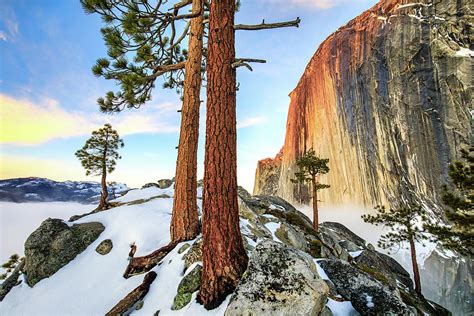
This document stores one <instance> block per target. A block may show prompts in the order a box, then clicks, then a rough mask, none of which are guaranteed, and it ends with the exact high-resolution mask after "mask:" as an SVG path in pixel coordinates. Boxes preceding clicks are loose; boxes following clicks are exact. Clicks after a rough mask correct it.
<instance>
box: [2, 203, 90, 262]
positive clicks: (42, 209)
mask: <svg viewBox="0 0 474 316" xmlns="http://www.w3.org/2000/svg"><path fill="white" fill-rule="evenodd" d="M94 208H95V206H94V205H84V204H79V203H74V202H44V203H11V202H0V262H1V263H3V262H5V261H6V259H7V258H8V257H10V255H11V254H13V253H17V254H19V255H20V256H23V251H24V249H23V244H24V242H25V240H26V238H27V237H28V236H29V235H30V234H31V232H33V231H34V230H35V229H36V228H37V227H38V226H39V225H40V224H41V222H42V221H44V220H45V219H47V218H48V217H51V218H61V219H66V220H67V219H69V217H71V216H72V215H75V214H82V213H86V212H90V211H91V210H93V209H94Z"/></svg>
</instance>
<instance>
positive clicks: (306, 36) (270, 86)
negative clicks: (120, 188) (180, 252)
mask: <svg viewBox="0 0 474 316" xmlns="http://www.w3.org/2000/svg"><path fill="white" fill-rule="evenodd" d="M375 3H376V1H374V0H353V1H349V0H339V1H338V0H252V1H250V0H243V1H242V6H241V10H240V11H239V12H238V14H237V16H236V23H246V24H256V23H261V21H262V19H265V21H266V22H276V21H286V20H293V19H295V18H296V17H300V18H301V20H302V22H301V25H300V28H298V29H296V28H287V29H277V30H264V31H259V32H251V31H238V32H237V37H236V41H237V43H236V48H237V56H238V57H252V58H263V59H267V64H259V65H255V67H254V71H253V72H249V71H248V70H246V69H245V68H239V70H238V77H237V80H238V82H239V83H240V88H239V91H238V94H237V117H238V180H239V184H241V185H243V186H244V187H245V188H246V189H248V190H252V188H253V181H254V173H255V167H256V164H257V161H258V160H259V159H262V158H266V157H270V156H274V155H275V154H276V153H277V152H278V151H279V149H280V148H281V146H282V145H283V141H284V136H285V125H286V115H287V110H288V104H289V98H288V94H289V93H290V91H291V90H292V89H293V88H294V87H295V86H296V84H297V82H298V79H299V78H300V76H301V75H302V73H303V71H304V68H305V67H306V64H307V63H308V62H309V60H310V58H311V56H312V55H313V54H314V52H315V51H316V49H317V47H318V45H319V44H320V43H321V42H322V41H323V40H324V39H325V38H326V37H327V36H328V35H329V34H331V33H332V32H334V31H335V30H336V29H337V28H339V27H340V26H342V25H343V24H345V23H346V22H347V21H349V20H350V19H352V18H354V17H356V16H357V15H358V14H360V13H361V12H362V11H364V10H365V9H368V8H369V7H371V6H372V5H373V4H375ZM102 26H103V25H102V23H101V21H100V19H99V18H98V17H97V16H94V15H86V14H85V13H84V11H83V10H82V8H81V6H80V3H79V0H2V1H0V149H1V156H0V178H1V179H6V178H14V177H25V176H39V177H48V178H51V179H53V180H61V181H62V180H86V179H89V180H97V179H95V178H91V177H86V176H85V172H84V171H83V169H82V168H81V165H80V163H79V161H78V160H77V159H76V158H75V156H74V152H75V151H76V150H77V149H79V148H81V147H82V145H83V144H84V142H85V140H86V139H87V138H88V136H89V134H90V133H91V131H92V130H94V129H96V128H98V127H100V126H102V125H103V124H104V123H106V122H109V123H111V124H112V126H113V127H114V128H116V129H117V130H118V132H119V134H120V135H121V136H123V138H124V141H125V147H124V148H123V150H122V152H121V154H122V157H123V159H122V160H120V161H119V162H118V164H117V169H116V171H115V172H114V173H112V174H111V175H110V176H109V179H110V180H114V181H118V182H124V183H126V184H128V185H129V186H131V187H138V186H141V185H143V184H145V183H147V182H152V181H156V180H158V179H161V178H171V177H173V174H174V169H175V163H176V162H175V160H176V153H177V152H176V149H175V146H176V145H177V143H178V136H179V135H178V131H179V119H180V117H179V115H178V113H177V112H176V110H177V109H179V108H180V101H179V97H178V96H177V95H176V93H175V92H173V91H169V90H163V89H161V83H160V82H159V83H157V87H156V89H155V91H154V94H153V100H152V101H150V102H149V103H148V104H146V105H145V106H143V107H142V108H140V109H138V110H133V111H131V110H125V111H123V112H122V113H119V114H116V115H113V116H110V115H105V114H101V113H99V111H98V106H97V104H96V99H97V98H98V97H100V96H103V95H104V93H105V92H106V91H108V90H116V89H115V87H114V84H113V82H110V81H106V80H104V79H103V78H96V77H94V76H93V75H92V73H91V70H90V69H91V66H92V65H93V64H94V62H95V60H96V59H97V58H99V57H105V56H106V54H105V51H106V49H105V46H104V44H103V40H102V38H101V36H100V28H101V27H102ZM203 95H205V92H204V90H203ZM204 123H205V108H204V107H202V109H201V132H200V136H201V139H200V150H199V161H198V168H199V174H198V178H202V174H203V170H202V169H203V168H202V165H203V157H204V153H203V148H204V130H205V128H204Z"/></svg>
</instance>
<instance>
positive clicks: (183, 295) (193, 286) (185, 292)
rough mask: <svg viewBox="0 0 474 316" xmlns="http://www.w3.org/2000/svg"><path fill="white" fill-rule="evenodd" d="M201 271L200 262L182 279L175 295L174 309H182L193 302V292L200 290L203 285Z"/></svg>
mask: <svg viewBox="0 0 474 316" xmlns="http://www.w3.org/2000/svg"><path fill="white" fill-rule="evenodd" d="M201 271H202V266H201V265H199V264H198V265H196V266H195V267H194V269H193V270H192V271H191V272H189V273H188V274H186V275H185V276H184V278H183V279H182V280H181V282H180V283H179V285H178V293H177V294H176V296H175V297H174V301H173V306H172V307H171V309H172V310H180V309H182V308H183V307H184V306H186V305H188V304H189V302H191V297H192V296H193V293H194V292H196V291H197V290H199V286H200V285H201Z"/></svg>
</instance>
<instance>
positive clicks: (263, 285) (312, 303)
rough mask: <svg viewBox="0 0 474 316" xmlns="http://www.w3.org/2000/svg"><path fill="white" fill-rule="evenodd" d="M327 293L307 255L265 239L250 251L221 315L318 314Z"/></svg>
mask: <svg viewBox="0 0 474 316" xmlns="http://www.w3.org/2000/svg"><path fill="white" fill-rule="evenodd" d="M328 291H329V290H328V287H327V285H326V283H325V282H324V281H323V280H322V279H321V278H320V276H319V275H318V272H317V268H316V265H315V263H314V262H313V260H312V258H311V256H309V255H308V254H306V253H304V252H302V251H299V250H297V249H294V248H291V247H288V246H285V245H284V244H282V243H279V242H275V241H272V240H266V241H263V242H261V243H259V244H258V245H257V247H256V248H255V250H254V251H253V252H252V256H251V258H250V261H249V265H248V268H247V270H246V272H245V273H244V275H243V277H242V279H241V281H240V284H239V286H238V287H237V289H236V291H235V292H234V294H233V295H232V297H231V299H230V302H229V305H228V307H227V309H226V311H225V315H226V316H233V315H275V314H278V315H319V314H320V313H321V311H322V310H323V308H324V306H325V304H326V299H327V294H328Z"/></svg>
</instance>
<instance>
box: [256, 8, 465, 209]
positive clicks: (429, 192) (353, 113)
mask: <svg viewBox="0 0 474 316" xmlns="http://www.w3.org/2000/svg"><path fill="white" fill-rule="evenodd" d="M473 7H474V5H473V4H472V1H469V0H443V1H440V0H438V1H429V0H422V1H417V0H415V1H413V0H410V1H404V0H403V1H402V0H398V1H397V0H382V1H380V2H379V3H378V4H376V5H375V6H374V7H373V8H371V9H370V10H368V11H366V12H364V13H363V14H361V15H360V16H358V17H357V18H355V19H353V20H352V21H350V22H349V23H348V24H347V25H345V26H343V27H341V28H340V29H339V30H337V31H336V32H335V33H333V34H332V35H331V36H329V37H328V38H327V39H326V40H325V41H324V42H323V43H322V44H321V45H320V47H319V49H318V50H317V52H316V53H315V54H314V56H313V57H312V59H311V60H310V62H309V64H308V65H307V67H306V69H305V71H304V74H303V76H302V77H301V79H300V81H299V83H298V85H297V86H296V88H295V89H294V90H293V91H292V92H291V93H290V98H291V101H290V106H289V111H288V119H287V126H286V138H285V143H284V145H283V148H282V150H281V151H280V153H279V154H278V155H277V156H276V157H275V158H274V159H265V160H261V161H259V163H258V166H257V170H256V177H255V186H254V194H269V195H277V196H280V197H282V198H285V199H287V200H289V201H291V202H296V203H308V202H309V198H308V197H309V196H308V192H307V188H306V187H302V186H298V185H295V184H293V183H291V181H290V179H291V178H292V177H293V175H294V171H295V158H296V157H298V156H299V155H300V154H301V153H303V152H304V151H305V150H306V149H309V148H313V149H314V150H315V151H316V153H317V154H318V155H319V156H321V157H324V158H329V159H330V163H329V165H330V168H331V171H330V173H329V174H328V175H327V176H325V177H324V178H322V179H321V181H322V182H323V183H327V184H330V185H331V189H329V190H324V191H322V192H321V195H322V196H321V199H322V200H323V201H324V202H325V203H329V204H334V205H338V204H345V203H351V204H354V203H356V204H361V205H367V206H369V207H372V206H374V205H376V204H384V205H397V204H399V203H401V202H403V201H412V200H417V201H420V200H421V201H423V202H425V203H428V204H430V205H432V206H436V205H437V202H438V199H439V190H440V187H441V186H442V184H444V183H447V182H448V175H447V166H448V164H449V163H450V162H451V161H452V160H453V159H455V158H456V155H457V153H458V152H459V149H460V148H461V147H463V146H465V145H466V144H469V143H470V142H471V139H472V130H471V122H472V117H471V113H470V112H471V111H472V109H473V103H472V94H473V87H474V82H473V81H474V80H473V71H472V70H473V57H474V51H473V44H472V42H473V41H472V40H473V37H474V35H473V34H474V33H473V32H472V28H473V20H474V19H473V17H474V15H473Z"/></svg>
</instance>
